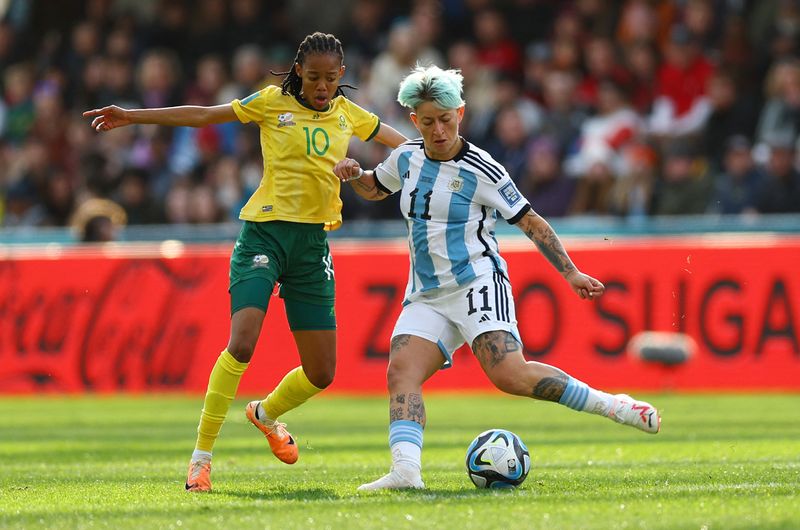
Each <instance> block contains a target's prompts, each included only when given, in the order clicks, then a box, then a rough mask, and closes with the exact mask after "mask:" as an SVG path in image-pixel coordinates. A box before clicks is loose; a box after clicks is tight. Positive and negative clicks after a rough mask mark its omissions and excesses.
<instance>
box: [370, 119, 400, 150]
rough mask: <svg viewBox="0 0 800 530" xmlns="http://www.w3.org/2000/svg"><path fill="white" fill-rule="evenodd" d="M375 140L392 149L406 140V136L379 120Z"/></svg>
mask: <svg viewBox="0 0 800 530" xmlns="http://www.w3.org/2000/svg"><path fill="white" fill-rule="evenodd" d="M375 140H376V141H378V142H380V143H382V144H383V145H386V146H389V147H391V148H392V149H394V148H395V147H397V146H398V145H400V144H402V143H403V142H406V141H408V138H406V137H405V136H403V135H402V134H400V133H399V132H397V130H396V129H394V128H393V127H390V126H389V125H386V124H385V123H383V122H381V125H380V129H378V134H376V135H375Z"/></svg>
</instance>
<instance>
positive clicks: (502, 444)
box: [467, 429, 531, 488]
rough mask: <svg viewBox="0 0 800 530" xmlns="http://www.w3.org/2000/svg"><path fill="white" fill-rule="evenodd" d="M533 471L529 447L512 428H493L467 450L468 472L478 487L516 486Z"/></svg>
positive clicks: (481, 435) (474, 441)
mask: <svg viewBox="0 0 800 530" xmlns="http://www.w3.org/2000/svg"><path fill="white" fill-rule="evenodd" d="M530 470H531V457H530V453H528V448H527V447H525V444H524V443H522V440H520V438H519V436H517V435H516V434H514V433H513V432H511V431H506V430H503V429H489V430H488V431H485V432H482V433H480V434H479V435H478V436H476V437H475V439H474V440H472V443H471V444H469V448H468V449H467V474H468V475H469V478H470V479H471V480H472V483H473V484H475V486H477V487H478V488H514V487H516V486H519V485H520V484H522V482H523V481H524V480H525V477H527V476H528V471H530Z"/></svg>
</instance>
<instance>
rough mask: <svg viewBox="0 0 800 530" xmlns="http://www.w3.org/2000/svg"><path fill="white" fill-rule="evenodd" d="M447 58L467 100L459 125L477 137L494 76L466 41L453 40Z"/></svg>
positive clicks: (491, 103) (491, 105)
mask: <svg viewBox="0 0 800 530" xmlns="http://www.w3.org/2000/svg"><path fill="white" fill-rule="evenodd" d="M447 59H448V62H449V63H450V66H451V67H452V68H457V69H459V70H460V71H461V75H462V76H464V99H465V101H469V113H467V114H464V119H463V121H462V122H461V128H462V130H463V131H464V134H466V135H467V136H470V137H473V138H475V137H479V136H480V135H481V134H482V133H483V132H484V131H483V128H484V127H485V125H484V124H486V123H488V122H489V121H490V119H491V116H492V114H493V112H494V109H495V78H496V76H495V74H493V73H492V71H491V70H489V69H487V68H481V66H480V65H479V64H478V50H477V48H476V47H475V44H473V43H472V42H470V41H466V40H461V41H457V42H455V43H453V44H452V45H451V46H450V48H449V49H448V50H447ZM359 202H361V201H359Z"/></svg>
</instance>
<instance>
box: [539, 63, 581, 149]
mask: <svg viewBox="0 0 800 530" xmlns="http://www.w3.org/2000/svg"><path fill="white" fill-rule="evenodd" d="M577 79H578V75H577V73H576V72H573V71H571V70H551V71H550V72H548V73H547V75H546V77H545V78H544V92H543V95H544V105H545V108H544V110H543V115H542V127H541V133H542V134H543V135H547V136H550V137H552V138H553V139H555V141H556V142H557V143H558V150H559V152H561V153H571V151H572V150H573V149H574V148H575V144H576V142H577V140H578V138H579V137H580V133H581V127H582V125H583V123H584V122H585V121H586V119H587V118H588V114H587V113H586V111H585V110H584V109H583V108H581V107H579V106H578V105H577V103H576V100H575V89H576V87H577Z"/></svg>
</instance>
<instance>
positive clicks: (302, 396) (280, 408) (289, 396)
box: [261, 366, 322, 420]
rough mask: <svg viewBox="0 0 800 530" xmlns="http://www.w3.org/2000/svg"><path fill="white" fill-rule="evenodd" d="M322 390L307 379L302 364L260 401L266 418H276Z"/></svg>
mask: <svg viewBox="0 0 800 530" xmlns="http://www.w3.org/2000/svg"><path fill="white" fill-rule="evenodd" d="M320 392H322V389H321V388H317V387H315V386H314V385H313V384H312V383H311V381H309V380H308V377H307V376H306V373H305V372H304V371H303V367H302V366H298V367H297V368H295V369H294V370H292V371H291V372H289V373H288V374H286V375H285V376H284V378H283V380H282V381H281V382H280V383H279V384H278V386H277V387H276V388H275V390H273V391H272V392H271V393H270V395H268V396H267V398H266V399H265V400H264V401H262V402H261V406H262V407H264V412H266V413H267V418H269V419H271V420H277V419H278V417H279V416H280V415H281V414H283V413H285V412H288V411H290V410H292V409H293V408H295V407H299V406H300V405H302V404H303V403H305V402H306V401H307V400H308V398H310V397H311V396H314V395H316V394H319V393H320Z"/></svg>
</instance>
